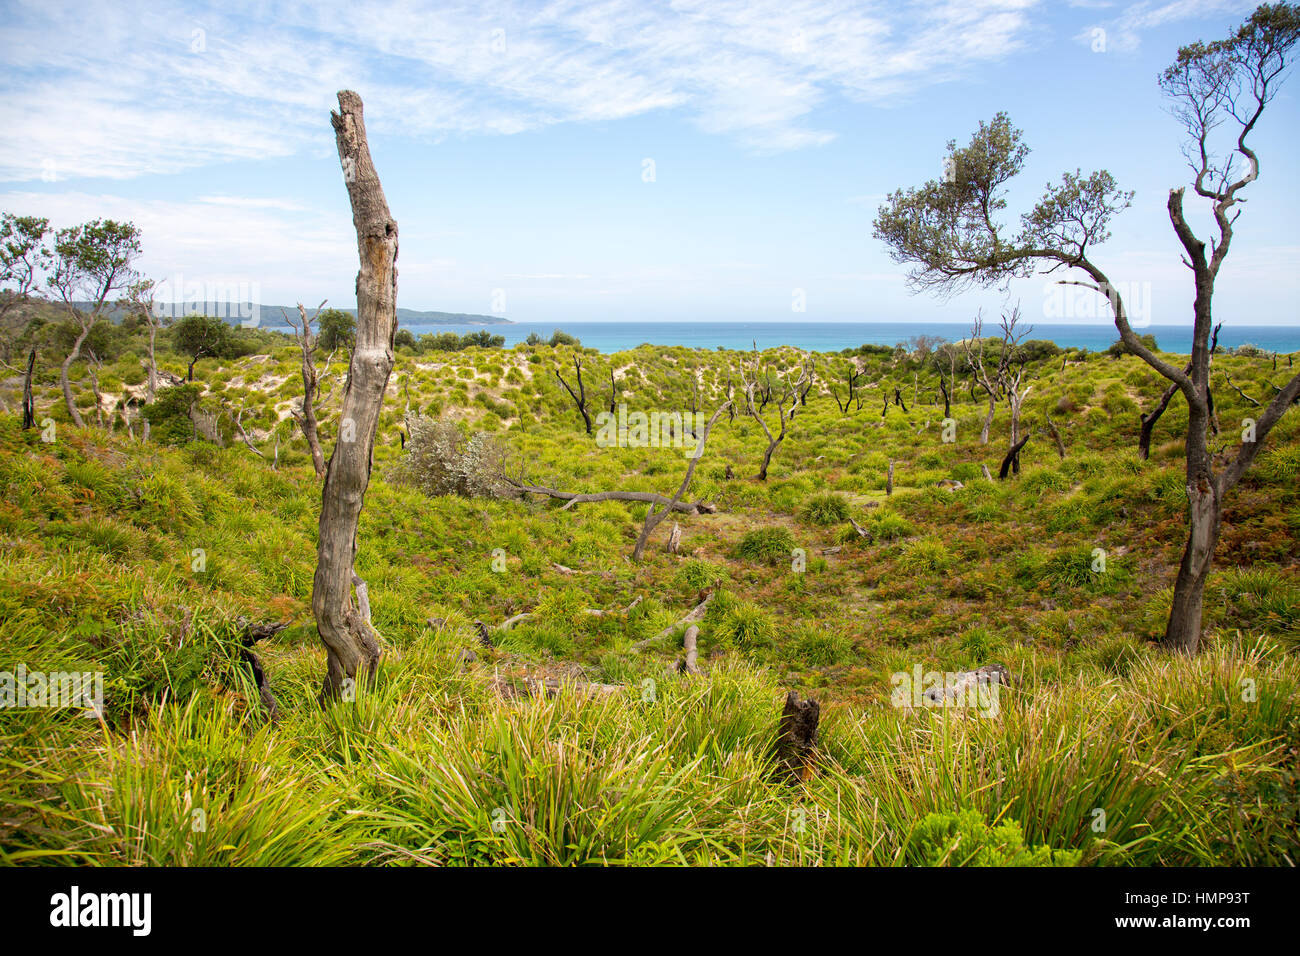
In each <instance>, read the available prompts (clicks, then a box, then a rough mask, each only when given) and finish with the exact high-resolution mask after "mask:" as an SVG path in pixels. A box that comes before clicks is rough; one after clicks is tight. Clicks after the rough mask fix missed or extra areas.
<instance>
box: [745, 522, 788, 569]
mask: <svg viewBox="0 0 1300 956" xmlns="http://www.w3.org/2000/svg"><path fill="white" fill-rule="evenodd" d="M794 549H795V543H794V536H793V535H791V534H790V530H789V529H788V528H779V527H778V528H755V529H754V530H753V531H747V532H745V535H744V537H742V538H741V539H740V544H739V545H737V547H736V557H738V558H743V559H744V560H746V561H758V562H762V563H764V564H782V563H784V562H787V561H789V560H790V556H791V552H793V551H794Z"/></svg>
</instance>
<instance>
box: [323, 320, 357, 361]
mask: <svg viewBox="0 0 1300 956" xmlns="http://www.w3.org/2000/svg"><path fill="white" fill-rule="evenodd" d="M316 328H317V333H316V343H317V344H318V345H319V346H320V347H321V348H323V349H324V350H325V351H327V352H333V351H334V350H335V349H340V348H345V349H349V350H350V349H351V348H352V347H353V346H354V345H356V343H357V320H356V317H355V316H353V315H352V313H350V312H344V311H343V310H342V309H326V310H325V311H324V312H322V313H321V314H320V316H319V318H318V319H317V320H316Z"/></svg>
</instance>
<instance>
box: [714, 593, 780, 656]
mask: <svg viewBox="0 0 1300 956" xmlns="http://www.w3.org/2000/svg"><path fill="white" fill-rule="evenodd" d="M775 633H776V625H775V624H774V623H773V622H772V615H770V614H768V613H767V611H765V610H763V609H762V608H761V607H759V606H758V605H757V604H754V603H753V602H751V601H736V602H735V603H734V604H732V605H731V606H730V607H729V608H728V609H727V610H726V612H725V613H724V614H723V615H722V617H721V619H720V620H719V621H718V623H717V625H716V626H715V627H714V629H713V637H714V639H715V640H717V641H718V642H719V643H721V644H724V645H727V646H735V647H742V648H750V649H752V648H755V647H760V646H763V645H765V644H770V643H772V638H773V635H775Z"/></svg>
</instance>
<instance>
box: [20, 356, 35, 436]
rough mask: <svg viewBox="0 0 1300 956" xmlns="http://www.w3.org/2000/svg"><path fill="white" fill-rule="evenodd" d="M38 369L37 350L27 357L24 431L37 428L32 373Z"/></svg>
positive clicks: (24, 381)
mask: <svg viewBox="0 0 1300 956" xmlns="http://www.w3.org/2000/svg"><path fill="white" fill-rule="evenodd" d="M35 368H36V349H32V350H31V352H30V353H29V354H28V356H27V374H26V375H24V376H23V430H24V431H25V430H27V429H28V428H35V427H36V397H35V396H34V395H33V394H32V372H33V371H34V370H35Z"/></svg>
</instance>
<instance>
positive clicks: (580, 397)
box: [555, 352, 591, 435]
mask: <svg viewBox="0 0 1300 956" xmlns="http://www.w3.org/2000/svg"><path fill="white" fill-rule="evenodd" d="M573 368H574V370H575V371H576V372H577V375H578V391H577V394H574V391H573V389H572V388H570V387H569V383H568V382H566V381H565V380H564V376H563V375H561V374H560V370H559V369H558V368H557V369H556V370H555V377H556V378H558V379H559V380H560V384H561V385H563V386H564V390H565V391H566V392H568V393H569V397H570V398H572V399H573V404H574V405H576V406H578V411H579V412H580V413H581V415H582V421H583V424H585V425H586V426H587V434H588V435H590V434H591V413H590V412H588V411H587V388H586V386H585V385H583V384H582V359H581V358H579V357H578V355H577V353H576V352H575V353H574V355H573Z"/></svg>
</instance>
